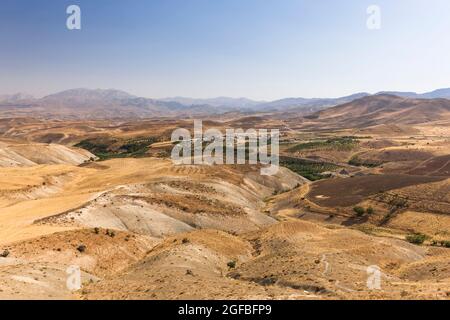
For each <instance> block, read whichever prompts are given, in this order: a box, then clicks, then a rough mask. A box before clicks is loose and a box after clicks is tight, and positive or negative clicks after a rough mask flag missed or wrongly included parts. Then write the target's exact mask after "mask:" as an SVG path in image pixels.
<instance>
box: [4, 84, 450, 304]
mask: <svg viewBox="0 0 450 320" xmlns="http://www.w3.org/2000/svg"><path fill="white" fill-rule="evenodd" d="M74 94H75V93H74V92H71V96H70V97H71V100H70V101H77V103H81V102H80V101H78V100H76V99H75V97H76V95H75V97H74V96H72V95H74ZM96 94H97V93H96ZM94 96H95V97H96V98H95V99H98V98H97V95H94ZM60 98H61V96H58V99H60ZM125 98H126V99H129V98H130V97H128V96H125ZM52 99H53V100H51V99H50V98H48V99H47V100H48V101H52V103H54V101H55V99H56V97H52ZM74 99H75V100H74ZM108 99H109V97H108ZM166 103H167V102H166ZM3 111H4V110H3ZM71 112H73V110H71ZM289 112H293V113H294V114H296V116H295V117H286V114H287V111H286V112H280V111H276V110H275V111H274V110H272V111H270V112H264V113H252V114H242V113H240V112H237V113H236V112H233V113H230V114H223V115H214V114H209V115H208V116H207V117H206V119H205V120H204V121H203V125H204V127H205V128H217V129H219V130H222V131H224V130H226V129H229V128H234V129H237V128H243V129H248V128H258V129H272V128H277V129H280V132H281V136H280V163H281V168H280V170H279V171H278V173H277V174H275V175H273V176H262V175H260V165H248V164H246V165H214V166H207V165H183V166H175V165H174V164H173V163H172V161H171V159H170V151H171V150H172V148H173V144H172V143H171V142H170V136H171V132H172V131H173V130H175V129H177V128H192V127H193V126H192V123H193V120H190V119H180V118H178V117H168V118H166V119H164V118H151V117H150V118H149V117H146V118H139V117H131V116H130V117H129V118H116V119H95V117H94V118H90V119H68V118H65V117H63V118H58V117H49V118H48V119H43V118H39V117H33V116H30V115H26V116H23V115H22V113H21V112H19V115H18V116H17V115H16V116H14V117H3V118H2V119H1V120H0V182H1V183H0V298H1V299H302V300H303V299H312V300H317V299H323V300H328V299H449V297H450V249H449V247H450V198H449V195H450V156H449V155H450V102H449V100H445V99H433V100H420V99H410V98H404V97H399V96H392V95H379V96H364V97H358V98H357V99H356V100H353V101H350V102H343V104H341V105H338V106H335V107H327V108H326V109H325V110H321V111H317V112H316V111H312V112H310V113H309V114H307V115H303V113H295V111H289ZM127 114H128V115H130V114H129V113H127ZM71 266H78V267H79V268H80V270H81V278H82V288H81V289H80V290H76V291H70V290H69V289H68V288H67V286H66V280H67V276H68V275H67V272H66V271H67V269H68V268H69V267H71ZM374 266H376V267H377V268H379V270H380V272H381V288H378V289H370V288H368V286H367V281H368V276H369V275H368V270H372V269H373V267H374ZM368 268H369V269H368ZM370 268H372V269H370Z"/></svg>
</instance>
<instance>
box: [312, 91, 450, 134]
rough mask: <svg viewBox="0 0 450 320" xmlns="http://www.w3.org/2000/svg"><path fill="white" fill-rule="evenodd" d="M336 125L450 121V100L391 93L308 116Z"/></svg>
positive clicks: (357, 126)
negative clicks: (417, 97) (412, 97)
mask: <svg viewBox="0 0 450 320" xmlns="http://www.w3.org/2000/svg"><path fill="white" fill-rule="evenodd" d="M306 118H307V119H309V120H310V121H312V122H316V123H317V122H321V123H327V124H329V125H333V126H336V127H345V128H364V127H369V126H375V125H380V124H395V125H415V124H421V123H428V122H433V121H450V100H447V99H428V100H427V99H411V98H404V97H399V96H395V95H389V94H378V95H374V96H367V97H364V98H361V99H357V100H354V101H352V102H349V103H346V104H342V105H339V106H336V107H332V108H328V109H326V110H322V111H319V112H317V113H315V114H312V115H310V116H308V117H306Z"/></svg>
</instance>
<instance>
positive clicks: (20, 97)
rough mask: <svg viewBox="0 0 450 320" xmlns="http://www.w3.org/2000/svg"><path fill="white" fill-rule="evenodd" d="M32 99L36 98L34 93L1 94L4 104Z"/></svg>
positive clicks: (0, 98) (0, 99)
mask: <svg viewBox="0 0 450 320" xmlns="http://www.w3.org/2000/svg"><path fill="white" fill-rule="evenodd" d="M32 100H34V97H33V96H32V95H29V94H26V93H16V94H5V95H0V103H3V104H11V103H17V102H24V101H28V102H29V101H32Z"/></svg>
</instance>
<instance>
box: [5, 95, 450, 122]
mask: <svg viewBox="0 0 450 320" xmlns="http://www.w3.org/2000/svg"><path fill="white" fill-rule="evenodd" d="M386 96H389V97H390V100H395V99H394V97H397V98H399V99H401V100H402V101H403V100H405V98H408V99H410V100H414V101H413V102H412V101H410V102H408V103H413V104H420V103H421V104H425V102H424V101H423V99H436V98H449V99H450V89H439V90H435V91H433V92H429V93H424V94H416V93H414V92H391V93H389V94H386V93H378V94H376V95H372V96H371V95H369V94H368V93H357V94H353V95H350V96H345V97H339V98H313V99H308V98H286V99H281V100H276V101H272V102H260V101H254V100H250V99H247V98H227V97H219V98H213V99H191V98H182V97H177V98H168V99H162V100H156V99H149V98H142V97H137V96H134V95H131V94H129V93H127V92H124V91H120V90H114V89H108V90H103V89H96V90H92V89H71V90H66V91H62V92H58V93H55V94H51V95H48V96H46V97H43V98H41V99H34V98H33V97H31V96H29V95H26V94H14V95H3V96H0V116H1V117H24V116H31V117H40V118H51V117H59V118H83V119H94V118H97V119H98V118H154V117H185V118H191V117H199V116H209V115H218V114H232V113H236V114H246V115H249V114H252V113H253V114H255V113H260V114H263V113H264V114H268V115H272V116H278V117H281V118H283V117H284V118H287V119H289V118H292V117H302V116H305V115H311V114H314V113H316V112H318V111H321V110H327V109H328V108H333V107H335V106H341V105H346V104H348V103H352V102H354V101H355V105H358V108H361V109H359V110H354V111H355V112H356V113H355V114H359V112H360V111H361V110H364V107H366V105H364V103H367V104H368V105H373V104H374V101H379V100H383V99H382V98H379V97H386ZM365 98H367V100H365ZM368 98H373V99H368ZM433 103H438V102H433ZM438 104H445V102H442V101H441V102H439V103H438ZM331 110H332V111H331V112H333V110H334V109H331ZM323 114H326V113H320V112H319V113H316V114H314V116H316V115H323ZM417 116H423V114H422V115H419V114H418V113H417ZM432 118H433V117H432ZM367 119H370V117H369V118H367ZM410 120H411V121H412V120H413V119H410Z"/></svg>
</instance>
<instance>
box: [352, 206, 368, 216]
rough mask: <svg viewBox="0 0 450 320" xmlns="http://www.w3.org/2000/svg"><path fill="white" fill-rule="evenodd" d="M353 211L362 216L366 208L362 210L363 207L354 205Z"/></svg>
mask: <svg viewBox="0 0 450 320" xmlns="http://www.w3.org/2000/svg"><path fill="white" fill-rule="evenodd" d="M353 211H354V212H355V213H356V215H357V216H358V217H362V216H363V215H364V213H366V210H364V208H363V207H354V208H353Z"/></svg>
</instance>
